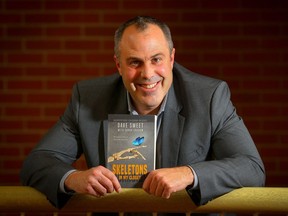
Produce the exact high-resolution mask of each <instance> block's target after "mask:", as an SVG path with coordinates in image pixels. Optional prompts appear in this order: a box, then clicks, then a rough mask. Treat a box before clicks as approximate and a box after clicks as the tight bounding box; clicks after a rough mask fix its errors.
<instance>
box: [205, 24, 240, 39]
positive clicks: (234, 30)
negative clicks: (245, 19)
mask: <svg viewBox="0 0 288 216" xmlns="http://www.w3.org/2000/svg"><path fill="white" fill-rule="evenodd" d="M203 33H204V34H205V35H209V36H228V35H230V36H231V35H233V36H234V35H239V34H240V27H239V26H237V25H226V26H224V25H219V24H218V25H215V24H210V25H205V26H203Z"/></svg>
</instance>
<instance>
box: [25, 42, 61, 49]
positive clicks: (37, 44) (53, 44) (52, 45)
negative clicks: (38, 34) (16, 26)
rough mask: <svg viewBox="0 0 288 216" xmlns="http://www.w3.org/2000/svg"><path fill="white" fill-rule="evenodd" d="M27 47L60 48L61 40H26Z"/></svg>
mask: <svg viewBox="0 0 288 216" xmlns="http://www.w3.org/2000/svg"><path fill="white" fill-rule="evenodd" d="M26 48H27V49H30V50H50V49H57V50H59V49H60V48H61V42H60V41H59V40H31V41H29V40H28V41H26Z"/></svg>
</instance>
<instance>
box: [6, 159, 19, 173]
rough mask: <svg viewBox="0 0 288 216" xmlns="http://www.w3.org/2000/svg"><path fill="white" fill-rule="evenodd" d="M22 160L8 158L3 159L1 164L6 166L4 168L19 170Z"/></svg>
mask: <svg viewBox="0 0 288 216" xmlns="http://www.w3.org/2000/svg"><path fill="white" fill-rule="evenodd" d="M22 163H23V162H22V161H19V160H17V159H14V160H13V159H9V160H4V162H3V166H4V167H5V168H6V169H10V170H11V171H12V170H19V168H20V167H22Z"/></svg>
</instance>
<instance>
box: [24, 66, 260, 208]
mask: <svg viewBox="0 0 288 216" xmlns="http://www.w3.org/2000/svg"><path fill="white" fill-rule="evenodd" d="M126 97H127V92H126V89H125V88H124V85H123V83H122V79H121V77H120V76H119V75H118V74H114V75H111V76H107V77H102V78H98V79H94V80H87V81H81V82H79V83H77V84H76V85H75V86H74V88H73V94H72V97H71V101H70V103H69V105H68V106H67V109H66V111H65V113H64V114H63V116H62V117H61V118H60V119H59V121H58V122H57V124H56V125H55V126H54V127H53V128H52V129H51V130H50V131H49V132H48V133H47V135H46V136H45V137H44V138H43V139H42V140H41V142H40V143H39V144H38V145H37V147H36V148H35V149H34V150H33V151H32V152H31V154H30V155H29V156H28V157H27V159H26V160H25V162H24V165H23V168H22V171H21V179H22V182H23V184H25V185H30V186H32V187H35V188H36V189H38V190H40V191H42V192H43V193H44V194H46V195H47V197H48V199H49V200H50V201H51V202H52V203H53V204H54V205H55V206H57V207H59V208H60V207H62V206H63V205H64V204H65V203H66V202H67V200H68V199H69V198H70V196H71V195H68V194H63V193H60V192H59V182H60V180H61V178H62V177H63V175H64V174H65V173H66V172H67V171H69V170H71V169H73V168H72V165H71V164H72V163H73V162H74V161H75V160H77V159H78V158H79V156H80V155H81V154H82V153H84V155H85V158H86V161H87V165H88V167H93V166H97V165H100V164H101V165H104V166H105V161H106V160H105V145H106V141H107V137H106V136H107V131H106V130H107V116H108V114H110V113H128V105H127V99H126ZM161 130H163V133H162V134H163V136H162V139H160V140H161V141H162V143H161V146H162V150H161V151H162V163H161V164H162V167H175V166H181V165H191V166H192V167H193V169H194V170H195V172H196V173H197V176H198V180H199V187H198V188H197V189H193V190H192V189H191V188H189V187H188V188H187V191H188V193H189V194H190V196H191V198H192V199H193V201H194V202H195V203H196V204H198V205H199V204H205V203H206V202H208V201H209V200H211V199H213V198H214V197H217V196H219V195H222V194H224V193H227V192H229V191H231V190H233V189H235V188H239V187H245V186H263V185H264V182H265V171H264V166H263V163H262V161H261V158H260V156H259V154H258V151H257V149H256V147H255V145H254V143H253V140H252V139H251V136H250V135H249V132H248V130H247V129H246V127H245V125H244V123H243V120H242V119H241V118H240V117H239V116H238V115H237V114H236V111H235V108H234V107H233V105H232V103H231V101H230V91H229V88H228V86H227V84H226V83H225V82H223V81H220V80H217V79H212V78H209V77H205V76H202V75H199V74H196V73H193V72H191V71H188V70H187V69H185V68H184V67H182V66H180V65H179V64H177V63H175V65H174V68H173V85H172V87H171V88H170V90H169V93H168V99H167V104H166V107H165V111H164V116H163V120H162V124H161Z"/></svg>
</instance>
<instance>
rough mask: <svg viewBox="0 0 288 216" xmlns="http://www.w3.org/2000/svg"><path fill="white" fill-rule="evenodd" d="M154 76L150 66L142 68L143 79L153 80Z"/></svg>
mask: <svg viewBox="0 0 288 216" xmlns="http://www.w3.org/2000/svg"><path fill="white" fill-rule="evenodd" d="M153 75H154V69H153V67H152V65H150V64H143V66H142V68H141V77H142V78H144V79H148V80H149V79H151V77H153Z"/></svg>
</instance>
